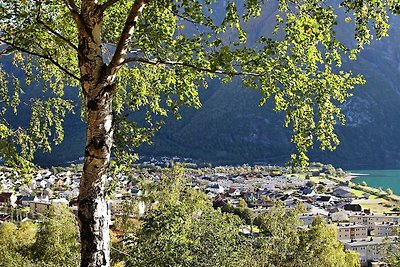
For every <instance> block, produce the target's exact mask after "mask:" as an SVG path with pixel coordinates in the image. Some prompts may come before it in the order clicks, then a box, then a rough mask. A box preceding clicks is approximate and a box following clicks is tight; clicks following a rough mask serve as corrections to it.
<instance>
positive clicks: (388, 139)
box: [0, 1, 400, 168]
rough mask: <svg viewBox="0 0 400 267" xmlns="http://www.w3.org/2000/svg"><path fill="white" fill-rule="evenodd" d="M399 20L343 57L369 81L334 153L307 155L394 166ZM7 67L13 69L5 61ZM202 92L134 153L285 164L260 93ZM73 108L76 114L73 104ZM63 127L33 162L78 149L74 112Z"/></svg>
mask: <svg viewBox="0 0 400 267" xmlns="http://www.w3.org/2000/svg"><path fill="white" fill-rule="evenodd" d="M223 4H224V3H223V1H221V5H223ZM223 10H224V9H223V8H221V11H223ZM274 10H276V7H275V6H274V5H273V4H269V6H268V9H267V12H264V13H263V15H262V17H261V18H258V19H257V20H256V21H253V23H252V29H251V30H250V31H249V32H250V35H249V38H250V39H254V38H255V37H256V36H258V35H260V34H268V33H270V32H272V30H273V27H274V23H275V14H274ZM216 16H218V13H216ZM342 16H343V25H339V26H338V29H337V31H338V33H339V35H340V38H343V40H352V39H353V36H351V35H349V34H348V32H350V30H348V29H347V28H346V27H348V26H346V25H345V23H344V20H345V15H344V14H342ZM399 25H400V20H399V19H398V18H395V19H392V28H391V31H390V37H389V38H385V39H384V40H382V41H379V42H374V43H373V44H372V45H370V46H366V47H365V48H364V50H363V51H362V53H361V54H360V55H359V57H358V60H357V61H355V62H350V61H348V62H344V65H345V67H346V68H348V69H353V70H354V71H355V72H356V73H362V74H363V75H364V76H365V78H366V79H367V83H366V85H365V86H363V87H359V88H357V89H356V90H354V96H353V97H352V98H350V99H349V100H348V101H347V102H346V103H345V104H344V105H343V107H342V108H343V110H344V113H345V114H346V115H347V125H346V126H345V127H341V126H338V127H337V130H338V133H339V136H340V137H341V145H340V146H339V147H338V149H337V150H336V151H334V152H319V151H317V149H315V151H312V152H311V153H310V155H311V157H310V158H311V160H312V161H322V162H330V163H333V164H336V165H338V166H340V167H344V168H361V167H376V168H381V167H399V166H400V141H399V139H398V136H399V135H400V118H399V116H398V114H400V105H399V104H398V103H399V102H400V60H399V59H400V50H399V41H400V30H399V27H398V26H399ZM227 38H229V36H227ZM0 62H1V63H2V64H3V65H11V63H10V59H7V58H1V59H0ZM8 68H9V69H10V71H14V69H13V68H12V67H11V66H9V67H8ZM76 93H77V90H75V89H72V88H71V91H70V92H67V94H68V95H70V96H71V97H72V98H74V99H77V96H76ZM200 93H201V96H202V97H201V98H202V101H203V108H201V109H200V110H193V109H186V110H184V111H183V112H182V119H181V120H179V121H176V120H175V119H174V118H170V119H168V120H167V122H166V124H165V126H164V128H163V129H162V130H161V131H160V132H159V133H157V135H156V136H155V138H154V144H153V145H152V146H148V145H142V147H140V148H139V149H138V152H139V153H141V154H145V155H156V156H162V155H166V156H174V155H177V156H181V157H192V158H195V159H201V160H205V161H210V162H213V163H216V164H225V163H231V164H236V163H254V162H267V163H284V162H286V161H287V160H288V159H289V156H290V153H291V152H293V151H294V147H293V146H292V145H291V143H290V132H289V130H287V129H285V128H284V127H283V115H282V114H276V113H274V112H272V109H273V106H272V105H271V104H270V103H267V104H266V106H264V107H259V106H258V102H259V99H260V95H259V92H256V91H253V90H251V89H243V88H242V85H241V84H240V83H239V82H234V83H230V84H227V85H224V84H220V83H218V82H212V83H210V86H209V88H208V89H203V90H201V92H200ZM25 98H29V96H25ZM77 102H78V101H77ZM76 110H77V113H78V110H79V109H78V108H77V109H76ZM22 113H23V112H22ZM18 120H19V121H15V123H16V124H18V123H22V124H23V123H27V121H26V120H24V116H21V112H20V114H19V116H18ZM65 130H66V134H65V140H64V142H63V143H62V144H61V145H59V146H56V147H54V149H53V152H52V153H51V154H44V155H38V157H37V163H39V164H41V165H62V164H65V163H66V162H67V161H72V160H77V159H78V158H79V157H80V156H81V155H82V154H83V151H82V148H83V144H84V131H85V129H84V123H82V122H80V118H79V116H78V115H77V114H75V115H74V116H72V115H71V116H68V117H67V119H66V121H65Z"/></svg>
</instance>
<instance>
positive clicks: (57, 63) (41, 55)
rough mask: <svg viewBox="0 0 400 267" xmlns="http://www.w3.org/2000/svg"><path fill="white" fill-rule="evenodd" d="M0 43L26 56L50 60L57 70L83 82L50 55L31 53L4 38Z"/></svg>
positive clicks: (0, 39)
mask: <svg viewBox="0 0 400 267" xmlns="http://www.w3.org/2000/svg"><path fill="white" fill-rule="evenodd" d="M0 42H2V43H5V44H6V45H8V46H11V47H12V48H14V49H16V50H18V51H21V52H23V53H26V54H29V55H32V56H36V57H39V58H42V59H45V60H48V61H50V62H51V63H53V64H54V65H55V66H56V67H57V68H59V69H60V70H62V71H63V72H64V73H65V74H67V75H69V76H71V77H72V78H74V79H76V80H78V81H80V80H81V79H80V78H79V77H78V76H76V75H75V74H73V73H72V72H70V71H69V70H67V69H66V68H65V67H63V66H61V64H60V63H59V62H58V61H56V60H55V59H53V58H52V57H51V56H50V55H43V54H40V53H37V52H34V51H29V50H27V49H25V48H23V47H19V46H17V45H15V44H14V43H12V42H9V41H6V40H4V39H2V38H0Z"/></svg>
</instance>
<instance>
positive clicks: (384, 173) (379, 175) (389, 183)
mask: <svg viewBox="0 0 400 267" xmlns="http://www.w3.org/2000/svg"><path fill="white" fill-rule="evenodd" d="M350 172H352V173H355V174H362V175H361V176H357V178H355V179H353V182H355V183H362V182H363V181H365V182H366V183H367V184H368V185H369V186H371V187H376V188H378V187H382V189H383V190H386V189H387V188H391V189H392V190H393V193H395V194H397V195H400V169H399V170H351V171H350Z"/></svg>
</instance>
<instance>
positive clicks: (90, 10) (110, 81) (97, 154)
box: [66, 0, 149, 267]
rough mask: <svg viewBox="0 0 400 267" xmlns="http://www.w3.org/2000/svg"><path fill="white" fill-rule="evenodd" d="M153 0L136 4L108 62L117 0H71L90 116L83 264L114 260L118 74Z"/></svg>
mask: <svg viewBox="0 0 400 267" xmlns="http://www.w3.org/2000/svg"><path fill="white" fill-rule="evenodd" d="M148 1H149V0H135V1H134V3H133V4H132V7H131V9H130V10H129V12H128V17H127V20H126V22H125V25H124V27H123V30H122V33H121V36H120V39H119V42H118V44H117V48H116V51H115V53H114V56H113V58H112V60H111V62H110V64H109V65H108V66H107V65H106V64H105V63H104V61H103V53H102V38H101V31H102V23H103V12H104V10H105V9H106V8H107V7H108V6H110V5H112V4H113V3H115V2H116V1H114V0H110V1H108V2H106V3H105V4H103V5H99V4H98V3H97V1H96V0H81V5H80V10H79V9H78V7H77V6H76V5H75V2H74V0H66V2H67V7H68V8H69V9H70V11H71V14H72V17H73V19H74V20H75V22H76V26H77V29H78V32H79V36H78V37H79V44H78V50H79V51H78V52H79V53H78V58H79V69H80V75H81V80H80V82H81V86H82V90H83V94H84V96H85V100H86V116H87V129H86V148H85V159H84V166H83V175H82V177H81V181H80V188H79V199H78V219H79V224H80V238H81V267H100V266H101V267H109V266H110V236H109V217H110V214H109V213H108V209H107V203H106V199H105V190H104V189H105V188H104V187H105V182H106V170H107V167H108V165H109V162H110V156H111V147H112V144H113V133H114V129H113V113H112V101H113V94H114V91H115V87H116V86H115V78H116V73H117V71H118V69H119V68H120V67H121V64H122V63H123V62H124V59H125V57H126V54H127V51H128V45H129V42H130V39H131V38H132V35H133V32H134V30H135V27H136V22H137V20H138V18H139V15H140V14H141V12H142V10H143V8H144V6H145V5H146V3H147V2H148Z"/></svg>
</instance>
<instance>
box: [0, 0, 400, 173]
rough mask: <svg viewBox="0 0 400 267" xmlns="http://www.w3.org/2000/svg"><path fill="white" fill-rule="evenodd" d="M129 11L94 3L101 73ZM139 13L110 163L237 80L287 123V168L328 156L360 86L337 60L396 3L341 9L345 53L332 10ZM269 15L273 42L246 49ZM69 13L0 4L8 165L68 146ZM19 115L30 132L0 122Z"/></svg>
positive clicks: (317, 1) (37, 4)
mask: <svg viewBox="0 0 400 267" xmlns="http://www.w3.org/2000/svg"><path fill="white" fill-rule="evenodd" d="M82 1H84V0H82ZM85 1H86V0H85ZM134 2H135V1H128V0H120V1H118V0H110V1H100V3H99V4H103V5H102V6H101V8H102V9H103V11H104V13H103V23H102V27H101V42H102V53H103V55H102V59H103V62H104V64H105V65H108V64H110V62H112V58H113V55H114V52H115V47H116V45H117V44H118V42H119V40H120V37H121V32H122V29H123V27H124V25H125V23H126V22H125V20H126V18H127V16H128V12H129V10H130V7H131V6H132V4H133V3H134ZM146 2H147V5H146V6H145V8H144V10H143V13H142V14H141V15H140V17H139V20H138V22H137V25H136V28H135V29H134V33H133V37H132V38H131V39H130V42H129V45H128V56H127V58H126V59H124V61H123V62H122V64H121V65H120V66H119V70H118V73H117V79H116V84H117V91H116V92H115V96H114V102H113V105H114V112H115V116H116V118H115V127H116V135H115V137H116V142H115V149H114V152H115V154H116V156H117V158H118V159H120V160H123V161H124V162H125V163H127V162H129V161H130V160H132V159H133V155H132V153H131V152H132V146H137V145H139V144H141V143H143V142H151V139H150V138H151V136H152V135H153V134H154V133H155V131H157V130H158V129H159V128H160V127H161V125H162V120H163V117H165V116H169V115H175V116H176V117H178V118H179V117H180V113H179V108H180V107H181V106H182V105H187V106H193V107H195V108H199V107H200V106H201V102H200V99H199V94H198V89H199V88H200V87H207V83H208V82H209V81H210V79H213V78H220V79H222V80H223V81H225V82H229V81H231V80H232V79H233V78H234V77H235V76H239V77H240V79H241V81H242V82H243V85H244V86H249V87H252V88H254V89H256V90H259V91H260V93H261V99H260V105H264V104H265V103H267V101H269V102H272V103H273V104H274V106H275V110H276V111H280V112H284V113H285V114H286V122H285V126H287V127H288V126H290V127H291V128H292V129H293V136H292V142H293V143H294V144H295V146H296V147H297V151H298V153H297V154H296V155H293V156H292V159H293V160H295V161H298V162H300V163H302V164H305V163H306V162H307V160H308V158H307V156H306V152H307V150H308V149H309V148H310V147H312V146H313V144H314V141H315V140H317V141H318V142H319V146H320V148H321V149H330V150H333V149H335V147H336V145H338V144H339V140H338V137H337V135H336V133H335V131H334V126H335V125H336V124H337V123H338V122H341V123H344V121H345V118H344V116H343V114H342V113H341V111H340V104H341V103H343V102H344V101H345V100H346V98H347V97H349V96H350V95H351V94H350V92H349V90H350V89H352V88H354V86H355V85H359V84H362V83H363V82H364V81H363V79H362V78H361V77H360V76H354V75H353V74H352V73H351V72H350V71H344V70H342V69H341V65H342V59H343V58H345V57H350V58H351V59H354V58H355V55H356V53H357V52H358V51H359V50H360V49H362V47H363V46H364V45H366V44H368V43H369V42H370V40H371V39H373V38H374V37H376V38H378V39H379V38H381V37H383V36H385V35H387V31H388V27H389V26H388V15H387V12H388V10H389V11H392V12H394V13H397V12H399V3H398V2H397V1H384V0H374V1H367V0H343V1H341V6H342V8H343V9H344V10H345V11H346V12H347V13H348V14H349V17H348V18H347V19H346V22H348V23H354V24H355V40H356V41H357V46H355V47H346V46H345V45H344V44H343V43H341V42H340V40H338V39H337V36H336V34H335V29H336V27H338V25H340V26H341V27H342V26H343V25H345V24H346V23H345V22H342V21H338V17H337V16H336V15H335V11H336V10H337V8H338V2H337V1H327V0H302V1H289V0H279V1H274V2H267V1H264V0H247V1H234V0H232V1H220V2H217V1H212V0H204V1H199V0H195V1H187V0H182V1H166V0H151V1H146ZM71 3H73V5H71ZM276 6H277V11H276V28H275V31H274V32H273V33H269V32H263V33H261V34H259V35H258V36H257V37H256V38H255V39H250V38H247V34H246V29H249V27H251V24H252V23H253V22H254V21H255V20H256V19H257V18H256V17H258V16H260V14H261V13H262V12H263V11H265V10H267V9H270V8H276ZM71 7H72V8H71ZM71 10H72V11H73V12H76V11H77V12H79V11H80V1H76V3H75V4H74V1H72V0H65V1H56V0H47V1H39V0H24V1H22V0H5V1H1V3H0V53H1V55H3V57H2V59H1V62H2V65H0V115H1V120H0V137H1V138H0V153H1V155H2V157H3V158H4V159H6V164H14V163H15V162H17V163H18V164H19V165H20V166H22V167H26V166H29V162H30V161H31V160H32V159H33V155H34V151H36V150H37V149H40V150H43V151H50V149H51V144H58V143H59V142H61V141H62V139H63V129H62V122H63V118H64V116H65V114H66V112H71V111H73V110H74V107H73V103H72V102H71V101H70V100H68V99H66V97H65V91H66V90H72V89H71V87H79V86H80V78H81V77H80V72H79V68H78V55H79V53H80V52H79V49H78V46H79V43H78V35H79V33H78V30H77V27H76V25H75V23H74V21H73V18H72V15H71ZM81 56H82V55H81ZM83 56H84V55H83ZM11 63H12V65H13V66H10V65H11ZM16 68H17V69H19V70H20V71H22V73H23V75H17V73H16V71H15V69H16ZM18 74H20V73H18ZM21 76H23V79H21ZM28 92H33V93H28ZM44 92H46V97H43V95H44ZM80 95H81V96H82V104H83V105H82V110H81V111H82V112H81V113H82V115H83V118H84V117H85V116H84V114H85V109H86V107H85V105H84V100H85V99H84V96H83V93H82V92H80ZM25 106H28V107H29V108H28V112H29V113H30V114H31V119H30V122H29V123H28V124H27V125H24V126H25V127H21V125H18V124H15V123H11V122H10V121H9V120H8V121H7V120H6V118H13V115H12V114H14V116H17V115H18V112H21V109H22V107H25ZM24 112H26V108H25V111H24ZM132 114H136V116H135V117H134V119H133V117H132ZM139 115H140V116H139Z"/></svg>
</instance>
